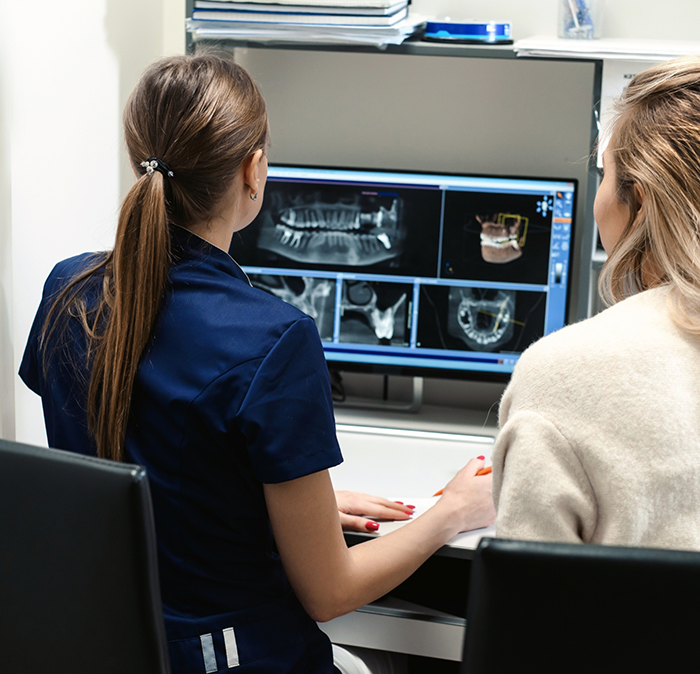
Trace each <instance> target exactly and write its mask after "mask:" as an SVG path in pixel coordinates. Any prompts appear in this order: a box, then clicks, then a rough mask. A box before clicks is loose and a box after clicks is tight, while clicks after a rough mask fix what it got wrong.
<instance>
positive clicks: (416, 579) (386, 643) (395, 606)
mask: <svg viewBox="0 0 700 674" xmlns="http://www.w3.org/2000/svg"><path fill="white" fill-rule="evenodd" d="M348 421H351V422H352V423H347V422H348ZM404 421H407V422H409V423H412V424H413V426H414V427H413V428H406V427H403V428H396V427H393V428H392V427H390V426H387V425H378V424H380V423H381V421H380V420H378V419H376V418H374V419H372V418H367V417H365V418H360V417H355V418H352V419H348V418H347V417H345V418H343V417H341V418H340V419H339V423H338V426H337V429H338V439H339V441H340V446H341V448H342V450H343V456H344V457H345V462H344V463H343V464H341V465H340V466H338V467H336V468H333V469H332V470H331V477H332V479H333V484H334V487H335V488H336V489H349V490H354V491H362V492H367V493H370V494H376V495H380V496H386V497H387V498H391V499H400V500H402V501H404V502H405V503H412V502H413V501H412V499H416V500H417V499H423V498H426V497H430V496H432V494H433V493H434V492H435V491H437V490H438V489H440V488H442V487H443V486H444V485H445V484H446V483H447V482H448V481H449V480H450V479H451V478H452V477H453V476H454V474H455V473H456V472H457V471H458V470H459V469H460V468H461V467H462V466H463V465H464V464H465V463H466V462H467V461H469V459H471V458H473V457H476V456H485V457H486V460H487V463H490V459H491V450H492V447H493V442H494V437H495V428H494V427H493V426H488V425H483V424H482V425H478V424H477V425H474V424H464V423H462V425H459V424H449V423H447V424H445V423H443V424H439V423H432V424H431V423H429V422H421V421H420V420H419V419H416V418H415V417H406V419H405V420H404ZM394 422H396V417H394ZM404 524H405V523H399V522H383V523H382V525H381V527H380V532H381V534H379V535H386V534H387V533H389V532H391V531H393V530H395V529H396V528H399V527H401V526H404ZM377 535H378V534H369V533H367V534H361V533H357V534H356V533H351V534H346V540H347V541H348V544H349V545H355V544H357V543H360V542H363V541H365V540H368V539H369V538H373V537H375V536H377ZM484 535H493V527H488V528H487V529H481V530H478V531H474V532H468V533H464V534H459V535H458V536H456V537H455V538H454V539H452V540H451V541H450V542H449V543H448V544H447V545H446V546H444V547H443V548H441V549H440V550H438V551H437V552H436V553H435V555H433V557H432V558H431V559H430V560H428V562H426V563H425V564H424V565H423V567H421V569H419V570H418V571H417V572H416V573H415V574H414V576H413V577H411V578H410V579H409V580H408V581H406V582H405V583H403V584H402V585H401V586H399V588H397V590H396V591H394V592H392V593H390V594H389V595H387V596H386V597H383V598H382V599H381V600H380V601H378V602H375V603H373V604H371V605H368V606H365V607H362V608H361V609H358V610H357V611H354V612H353V613H350V614H348V615H346V616H342V617H340V618H337V619H335V620H332V621H330V622H328V623H325V624H323V625H321V629H322V630H323V631H324V632H326V634H328V636H329V637H330V639H331V641H333V642H334V643H337V644H342V645H349V646H363V647H365V648H376V649H381V650H388V651H393V652H397V653H407V654H409V655H417V656H423V657H430V658H440V659H443V660H451V661H460V660H461V657H462V644H463V640H464V631H465V626H466V621H465V614H466V596H467V587H468V579H469V571H470V568H469V564H470V560H471V559H472V557H473V554H474V550H475V548H476V546H477V545H478V543H479V540H480V539H481V538H482V536H484ZM444 609H448V610H444Z"/></svg>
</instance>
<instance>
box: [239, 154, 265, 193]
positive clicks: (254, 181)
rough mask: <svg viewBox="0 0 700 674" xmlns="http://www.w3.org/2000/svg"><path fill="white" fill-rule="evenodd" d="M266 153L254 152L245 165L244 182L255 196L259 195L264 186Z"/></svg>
mask: <svg viewBox="0 0 700 674" xmlns="http://www.w3.org/2000/svg"><path fill="white" fill-rule="evenodd" d="M264 156H265V153H264V152H263V150H256V151H255V152H253V154H252V155H250V157H248V159H246V161H245V164H243V181H244V182H245V184H246V187H248V188H249V189H250V190H252V192H253V194H257V193H258V192H259V191H260V188H261V187H262V186H263V176H264V173H263V157H264Z"/></svg>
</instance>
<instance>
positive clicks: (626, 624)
mask: <svg viewBox="0 0 700 674" xmlns="http://www.w3.org/2000/svg"><path fill="white" fill-rule="evenodd" d="M699 613H700V553H696V552H683V551H676V550H656V549H649V548H625V547H609V546H599V545H572V544H562V543H535V542H523V541H510V540H499V539H486V538H484V539H482V541H481V544H480V545H479V548H478V550H477V553H476V556H475V558H474V561H473V566H472V577H471V586H470V593H469V605H468V609H467V634H466V639H465V648H464V656H463V662H462V669H461V672H463V673H466V672H468V673H469V674H485V673H486V672H493V673H495V672H498V673H501V672H508V671H525V670H527V669H528V668H532V669H533V671H537V672H542V673H547V672H567V674H572V673H573V674H576V673H577V672H586V673H587V674H588V673H590V672H628V671H629V672H667V671H686V670H687V669H688V667H689V663H693V664H692V668H693V669H695V668H697V667H698V664H697V663H698V660H700V651H699V649H698V647H697V639H698V635H699V634H700V619H699V618H698V615H699Z"/></svg>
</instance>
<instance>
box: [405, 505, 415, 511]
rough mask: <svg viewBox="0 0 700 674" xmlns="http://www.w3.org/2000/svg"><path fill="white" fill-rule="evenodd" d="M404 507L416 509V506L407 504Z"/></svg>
mask: <svg viewBox="0 0 700 674" xmlns="http://www.w3.org/2000/svg"><path fill="white" fill-rule="evenodd" d="M406 507H407V508H411V509H412V510H415V509H416V506H410V505H407V506H406Z"/></svg>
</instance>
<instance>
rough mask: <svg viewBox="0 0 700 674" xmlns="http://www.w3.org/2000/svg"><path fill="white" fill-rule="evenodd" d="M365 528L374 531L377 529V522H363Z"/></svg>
mask: <svg viewBox="0 0 700 674" xmlns="http://www.w3.org/2000/svg"><path fill="white" fill-rule="evenodd" d="M365 528H366V529H367V530H368V531H376V530H377V529H379V523H378V522H367V524H365Z"/></svg>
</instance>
